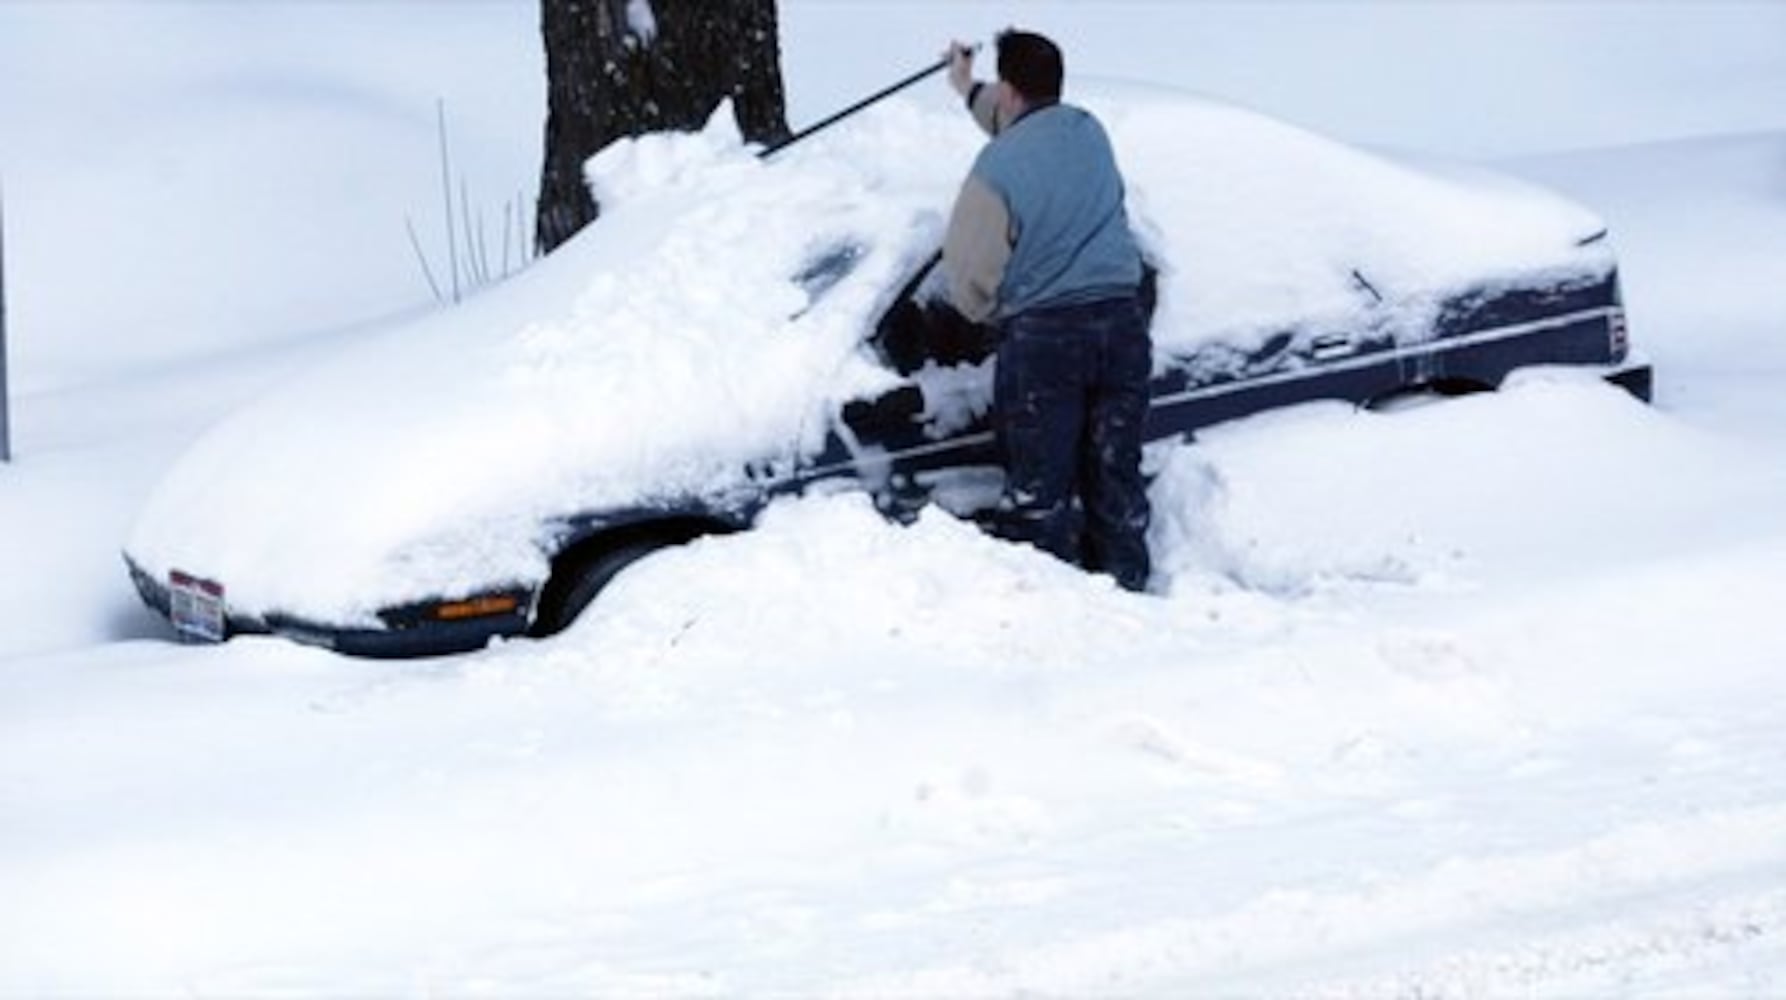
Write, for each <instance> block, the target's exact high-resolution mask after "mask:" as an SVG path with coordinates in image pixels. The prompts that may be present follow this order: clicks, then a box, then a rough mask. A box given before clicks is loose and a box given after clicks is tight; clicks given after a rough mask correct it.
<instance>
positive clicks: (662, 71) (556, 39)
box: [536, 0, 788, 252]
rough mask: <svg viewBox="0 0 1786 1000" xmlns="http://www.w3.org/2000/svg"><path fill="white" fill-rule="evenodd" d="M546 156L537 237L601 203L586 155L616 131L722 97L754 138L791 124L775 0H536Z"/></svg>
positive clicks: (707, 106) (583, 217)
mask: <svg viewBox="0 0 1786 1000" xmlns="http://www.w3.org/2000/svg"><path fill="white" fill-rule="evenodd" d="M541 5H542V13H543V16H542V19H541V30H542V33H543V34H544V36H545V44H546V83H547V116H546V158H545V165H544V168H543V169H542V170H541V176H540V197H539V212H538V217H537V227H538V228H537V237H536V238H537V241H538V243H539V248H540V250H541V251H542V252H546V251H550V250H551V249H553V248H554V247H556V246H558V245H559V244H560V243H563V242H564V241H565V240H567V239H569V238H570V237H571V236H572V235H574V234H575V233H576V232H577V231H578V230H579V229H582V228H583V227H584V226H585V225H587V224H588V223H589V222H590V221H591V220H593V219H594V218H595V217H596V214H597V212H598V211H599V209H598V206H597V205H596V204H595V200H594V198H592V197H591V196H590V193H589V189H588V187H587V185H586V184H585V183H584V180H583V164H584V163H585V162H586V161H587V160H588V159H589V157H590V156H592V155H594V154H595V153H596V152H597V151H598V150H600V149H601V148H602V147H603V146H606V145H607V144H608V143H610V142H613V141H614V140H615V139H618V138H622V137H624V136H631V135H640V134H642V133H645V132H656V131H663V130H669V129H694V128H698V127H700V126H701V125H703V124H705V123H706V121H707V119H708V118H709V117H711V116H712V114H713V111H714V109H716V108H717V107H718V106H719V103H720V101H722V100H724V99H726V98H731V100H732V104H733V109H734V111H735V113H736V115H737V118H738V128H739V131H741V132H743V134H744V137H745V139H747V140H749V141H752V142H774V141H775V140H777V139H780V138H783V137H785V136H786V135H787V134H788V126H787V110H786V105H785V100H784V97H783V93H782V83H781V53H780V44H781V43H780V37H779V32H778V30H777V25H776V12H775V0H725V2H720V0H541Z"/></svg>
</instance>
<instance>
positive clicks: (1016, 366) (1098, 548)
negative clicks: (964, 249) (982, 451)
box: [993, 297, 1153, 590]
mask: <svg viewBox="0 0 1786 1000" xmlns="http://www.w3.org/2000/svg"><path fill="white" fill-rule="evenodd" d="M1001 333H1002V339H1001V341H1000V343H999V348H998V369H997V376H996V380H995V382H994V386H993V419H994V421H995V426H996V428H997V431H998V441H999V447H1000V449H1001V451H1002V452H1003V455H1004V462H1005V494H1004V497H1003V499H1002V500H1001V502H1000V504H999V508H1000V509H999V516H998V522H999V523H998V530H999V532H1000V534H1003V535H1005V536H1006V537H1010V538H1015V539H1018V540H1021V541H1027V542H1030V543H1032V544H1034V545H1036V546H1037V547H1038V548H1041V549H1044V550H1046V551H1048V552H1051V553H1053V554H1054V555H1056V556H1058V557H1060V558H1061V559H1064V560H1066V561H1067V562H1070V563H1073V564H1075V565H1079V566H1083V567H1085V568H1086V569H1088V570H1091V571H1093V572H1102V573H1108V574H1110V575H1111V576H1114V577H1115V578H1116V581H1117V583H1119V584H1121V585H1122V586H1123V587H1125V588H1127V589H1129V590H1141V589H1142V588H1144V587H1145V586H1146V585H1147V576H1148V572H1149V564H1148V556H1147V523H1148V516H1149V511H1148V505H1147V484H1146V482H1145V480H1143V478H1142V476H1141V432H1142V424H1143V422H1144V421H1145V420H1146V418H1147V384H1148V378H1149V376H1150V375H1151V373H1152V368H1153V348H1152V345H1151V344H1150V343H1149V341H1148V336H1147V324H1146V321H1145V320H1144V319H1143V318H1142V315H1141V308H1140V305H1139V304H1138V303H1137V302H1136V300H1135V299H1134V298H1132V297H1130V298H1121V299H1109V300H1105V301H1101V302H1092V303H1087V304H1084V305H1075V306H1066V307H1062V308H1057V309H1043V310H1036V311H1033V312H1028V313H1023V314H1020V315H1017V316H1014V317H1012V318H1010V319H1008V320H1005V321H1004V323H1003V324H1002V328H1001Z"/></svg>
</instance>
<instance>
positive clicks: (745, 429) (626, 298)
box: [127, 89, 1613, 626]
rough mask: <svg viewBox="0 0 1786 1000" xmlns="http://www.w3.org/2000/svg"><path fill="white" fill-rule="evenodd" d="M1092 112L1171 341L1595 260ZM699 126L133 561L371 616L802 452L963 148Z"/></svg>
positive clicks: (347, 382)
mask: <svg viewBox="0 0 1786 1000" xmlns="http://www.w3.org/2000/svg"><path fill="white" fill-rule="evenodd" d="M1070 96H1071V95H1070ZM1079 96H1084V95H1079ZM1084 103H1085V104H1087V106H1089V107H1091V108H1092V109H1093V110H1095V111H1096V112H1097V113H1098V114H1099V115H1100V117H1102V118H1103V120H1104V121H1105V123H1106V124H1107V126H1108V128H1109V130H1110V133H1111V135H1112V138H1113V140H1114V142H1115V145H1116V147H1117V152H1118V156H1119V159H1120V161H1121V165H1122V167H1123V169H1124V172H1125V176H1126V179H1127V182H1128V192H1129V210H1130V214H1131V219H1132V222H1133V224H1134V227H1135V229H1136V231H1137V233H1138V234H1139V236H1140V238H1141V240H1142V243H1143V246H1144V248H1145V250H1146V252H1147V253H1148V255H1149V257H1150V258H1151V259H1152V261H1153V262H1154V264H1155V265H1156V266H1157V267H1159V268H1160V285H1159V308H1158V311H1157V313H1156V316H1155V325H1154V338H1155V344H1156V351H1157V352H1158V353H1159V354H1161V355H1171V354H1174V353H1182V352H1186V351H1189V350H1190V349H1192V348H1194V347H1195V346H1196V345H1198V344H1200V343H1204V342H1207V341H1209V340H1212V339H1221V340H1225V341H1236V342H1243V343H1244V342H1247V341H1249V340H1256V339H1259V338H1262V337H1264V336H1266V335H1267V334H1269V333H1272V332H1274V331H1280V330H1283V329H1288V328H1296V327H1298V326H1301V325H1304V324H1308V323H1311V322H1323V323H1334V322H1343V321H1344V320H1345V318H1346V317H1348V316H1352V315H1356V314H1357V313H1358V312H1359V311H1360V310H1361V309H1363V308H1364V306H1365V299H1364V297H1363V296H1364V292H1362V291H1361V284H1360V282H1361V280H1365V281H1368V283H1369V286H1370V287H1371V288H1372V289H1373V290H1374V294H1376V295H1380V296H1381V297H1382V300H1383V303H1386V304H1387V305H1381V304H1379V305H1378V306H1377V308H1378V309H1379V310H1381V309H1384V308H1387V309H1389V310H1391V312H1392V313H1393V312H1395V311H1401V312H1403V313H1405V314H1406V316H1405V322H1406V323H1407V325H1408V326H1409V328H1410V329H1413V328H1416V327H1418V325H1419V324H1420V322H1421V321H1422V319H1423V317H1424V314H1425V313H1426V312H1429V311H1430V310H1432V309H1435V308H1436V307H1437V303H1439V302H1440V301H1441V300H1442V299H1444V298H1445V297H1446V296H1448V295H1453V294H1457V293H1459V292H1461V291H1464V290H1467V289H1470V288H1477V287H1481V286H1482V285H1483V284H1484V283H1485V282H1489V283H1492V282H1496V281H1503V282H1508V283H1513V282H1519V281H1531V280H1534V279H1544V278H1545V277H1546V276H1549V277H1552V278H1559V279H1560V278H1566V277H1568V276H1570V275H1584V276H1586V275H1603V274H1604V273H1606V272H1608V271H1610V269H1611V268H1612V266H1613V264H1612V258H1611V254H1610V251H1609V250H1607V249H1606V248H1605V246H1604V245H1603V244H1599V243H1589V244H1587V245H1583V243H1582V241H1583V239H1584V237H1587V236H1589V235H1591V234H1593V233H1595V232H1596V231H1598V230H1600V229H1601V223H1600V221H1599V220H1598V219H1597V218H1595V217H1594V216H1593V215H1592V214H1591V213H1589V212H1587V211H1585V210H1583V209H1581V208H1580V207H1578V206H1576V205H1574V204H1573V203H1570V202H1567V201H1564V200H1562V199H1560V198H1557V197H1555V196H1553V195H1550V194H1548V193H1546V192H1543V191H1539V190H1536V189H1533V188H1530V187H1527V186H1523V185H1518V184H1514V183H1513V182H1510V181H1507V180H1505V179H1501V178H1498V177H1493V176H1489V175H1486V174H1481V173H1476V172H1471V171H1464V170H1458V169H1450V168H1445V169H1437V168H1431V167H1415V166H1412V165H1409V164H1406V163H1402V162H1397V161H1393V160H1390V159H1386V158H1384V157H1381V156H1378V155H1373V154H1371V153H1368V152H1363V151H1359V150H1356V149H1352V148H1349V147H1347V146H1344V145H1342V144H1339V143H1335V142H1332V141H1330V140H1327V139H1324V138H1321V137H1319V136H1316V135H1314V134H1312V133H1309V132H1306V131H1303V130H1300V129H1297V128H1294V127H1292V126H1289V125H1286V124H1284V123H1282V122H1278V121H1275V120H1272V119H1270V118H1268V117H1265V116H1262V115H1259V114H1255V113H1252V112H1248V111H1245V110H1241V109H1237V108H1234V107H1230V106H1227V105H1224V104H1220V103H1217V102H1211V101H1206V100H1201V99H1196V98H1190V97H1186V96H1183V95H1177V94H1171V93H1166V92H1156V91H1145V90H1133V89H1128V90H1122V91H1117V90H1110V91H1108V92H1098V93H1094V94H1092V95H1091V96H1089V97H1086V98H1085V99H1084ZM715 123H716V124H714V125H713V126H711V127H710V128H709V129H708V130H707V131H706V132H704V133H701V134H690V135H654V136H647V137H644V138H640V139H636V140H630V141H625V142H621V143H618V144H616V145H614V146H612V147H610V148H609V149H608V150H606V151H604V152H603V153H602V154H601V155H599V156H598V157H596V158H595V159H594V160H592V161H591V163H590V166H589V170H588V176H589V179H590V182H591V185H592V187H593V189H594V191H595V193H596V196H597V198H598V200H599V201H600V203H601V206H602V215H601V217H600V219H599V220H597V222H596V223H594V224H593V225H591V226H590V227H589V228H588V229H587V230H585V231H584V232H583V233H582V234H580V235H579V236H577V237H576V238H575V239H573V240H572V241H570V242H569V243H567V244H565V245H564V246H563V247H561V248H560V249H559V250H558V251H557V252H555V253H554V254H552V255H551V256H550V257H549V258H546V259H544V260H542V261H540V262H538V263H537V264H536V265H535V266H534V267H533V268H532V269H530V270H529V271H528V272H526V273H524V274H522V275H521V276H519V277H517V278H515V279H512V280H511V281H509V282H507V283H506V284H504V285H503V286H501V287H498V288H496V289H493V290H491V291H489V292H487V293H485V294H483V295H481V296H479V297H477V298H475V299H473V300H471V301H469V302H468V303H466V304H465V305H463V306H461V307H458V308H455V309H452V310H446V311H441V312H439V313H436V314H433V315H430V316H428V317H427V318H425V319H423V320H421V321H418V322H414V323H411V324H408V325H404V326H402V327H399V328H393V329H390V330H388V331H386V332H383V333H381V334H379V335H376V336H373V337H371V338H369V339H368V340H367V342H366V343H364V344H362V345H359V346H357V347H355V348H353V349H351V350H348V351H347V352H345V353H343V354H342V355H341V356H340V357H338V358H336V359H335V360H334V361H333V362H332V363H330V364H328V365H326V366H324V367H322V368H320V369H318V370H315V371H312V372H309V373H307V374H305V375H303V376H301V377H299V378H296V379H294V380H293V381H291V382H290V383H288V384H286V385H284V386H283V387H281V388H279V389H278V390H276V391H274V392H272V393H270V394H269V395H268V396H266V397H265V398H263V399H261V400H260V401H258V402H257V403H255V404H254V405H252V406H250V407H248V408H247V409H245V410H243V411H241V412H239V413H237V414H236V415H234V416H232V417H231V418H229V419H228V420H226V421H224V422H223V423H221V424H220V425H218V426H217V427H216V428H214V429H213V430H212V431H211V432H209V433H208V434H207V435H206V436H205V437H203V438H202V439H201V440H200V441H199V442H197V444H196V445H195V446H194V447H193V448H192V449H191V450H190V451H189V453H188V454H187V455H185V456H184V458H183V459H182V460H180V461H179V462H178V463H177V464H176V465H175V467H174V468H173V469H172V470H171V471H170V472H169V474H168V475H167V476H166V478H165V480H164V481H163V482H162V483H161V484H160V486H159V487H158V488H157V489H156V491H155V492H154V494H153V495H152V497H151V498H150V500H149V502H148V504H147V506H146V508H145V510H144V511H143V514H142V516H141V518H140V519H139V521H138V523H137V525H136V527H135V530H134V531H133V533H132V536H131V538H130V540H129V543H128V546H127V552H128V554H129V555H130V557H131V559H132V561H133V562H134V563H135V564H136V565H138V566H139V567H141V569H142V570H143V571H144V572H146V573H148V574H150V575H152V576H156V577H160V576H163V575H165V574H166V573H168V572H169V571H171V570H175V569H180V570H185V571H188V572H192V573H197V574H201V575H203V576H205V577H208V578H211V579H218V580H223V581H225V582H226V583H227V585H228V587H229V601H230V604H231V606H232V608H234V609H236V610H237V611H238V612H240V613H244V614H248V615H263V614H266V613H269V612H280V613H284V614H289V615H293V616H297V617H300V618H304V619H307V620H312V621H326V622H332V623H337V624H340V625H355V624H361V625H368V626H371V625H375V624H376V622H377V618H376V613H377V612H378V611H379V610H380V609H382V608H388V607H391V606H394V605H399V604H402V603H405V602H408V601H416V600H423V599H427V598H430V597H436V596H439V595H442V594H452V593H468V592H474V591H477V590H480V589H485V588H488V587H489V586H490V585H491V584H492V583H513V584H518V585H524V586H532V585H536V584H538V583H539V582H540V581H542V580H543V579H544V578H545V576H546V575H547V572H548V569H549V564H548V556H549V552H550V549H551V539H550V538H549V537H548V535H549V533H550V532H551V531H553V530H554V526H555V525H557V524H559V523H560V522H561V521H562V519H563V518H565V517H567V516H570V515H574V514H576V513H578V512H583V511H591V510H600V509H604V508H615V507H625V506H635V505H641V504H650V503H652V502H655V501H663V502H673V501H675V500H677V499H679V498H686V497H691V496H698V497H712V496H723V495H724V494H725V493H727V492H728V491H731V490H736V489H742V488H745V487H746V486H747V485H748V483H749V480H750V477H751V476H753V475H761V474H763V473H764V472H765V471H766V470H767V471H774V470H786V469H791V468H792V467H793V466H794V465H795V464H796V463H797V462H799V461H800V459H801V458H802V457H803V456H810V455H812V454H813V453H815V452H816V451H817V450H818V449H820V448H821V447H822V445H823V443H824V437H825V433H826V429H827V426H828V424H829V422H830V420H831V418H832V416H833V415H834V414H835V413H836V411H837V408H838V406H839V405H840V404H841V403H843V402H844V401H847V400H850V399H855V398H859V397H862V396H865V395H868V394H870V393H873V392H875V391H877V390H879V389H883V388H886V387H887V386H889V385H891V384H893V383H894V382H895V381H896V380H897V376H896V375H895V374H894V373H893V372H891V371H890V370H889V369H888V368H887V367H885V366H884V365H883V364H882V363H881V362H880V361H879V359H878V358H877V357H876V356H875V354H874V352H873V351H872V350H870V349H868V348H867V347H866V346H865V344H864V341H865V338H866V337H867V336H868V335H869V334H870V333H872V331H873V330H874V327H875V321H876V319H877V317H878V316H879V315H880V313H881V312H882V311H884V310H885V308H886V307H887V306H888V305H889V304H890V302H891V300H892V297H893V296H894V295H895V293H896V291H897V290H898V288H899V287H900V286H901V285H902V284H903V283H904V281H905V280H906V279H908V278H909V277H910V276H911V275H912V274H913V273H914V272H915V271H916V270H917V269H918V268H919V267H920V266H921V265H922V263H923V262H924V261H926V260H927V259H928V258H929V257H930V256H931V255H932V254H933V253H934V252H935V250H936V248H937V247H938V245H939V244H940V242H941V235H942V231H943V228H944V224H945V221H946V213H947V212H948V209H949V207H950V203H951V201H952V199H953V196H954V193H955V191H956V190H957V188H958V186H959V184H960V182H961V180H962V178H963V176H964V175H965V173H966V170H967V168H968V166H969V165H970V163H971V162H972V159H973V157H974V155H975V153H976V152H977V150H978V149H979V148H980V146H981V144H982V142H983V141H984V138H983V136H982V135H981V134H980V133H979V132H978V130H977V129H976V128H975V126H974V125H973V124H972V123H971V122H970V121H969V120H968V118H967V116H966V115H965V114H964V113H962V112H961V110H960V109H959V108H958V107H956V106H954V105H953V104H952V103H949V104H945V103H943V102H927V101H917V100H902V101H891V102H888V103H886V104H884V105H882V106H880V107H877V108H876V109H875V110H874V111H873V112H871V113H868V114H864V115H862V116H860V117H859V118H857V119H855V120H852V121H851V122H850V123H848V124H847V125H845V126H840V127H839V128H837V129H834V130H832V131H830V132H827V133H825V134H823V135H821V136H818V137H814V138H813V139H811V140H809V141H807V142H805V143H802V144H800V145H798V146H795V147H793V148H791V149H789V150H787V151H785V152H783V153H781V154H778V155H777V156H776V157H773V158H771V159H769V160H767V161H763V160H759V159H758V158H757V157H756V156H755V155H754V151H753V150H751V149H749V148H746V147H744V146H743V145H742V144H741V143H740V142H739V140H738V138H737V135H736V133H735V131H733V130H732V129H731V127H730V126H729V113H728V112H726V111H725V110H724V109H722V112H721V113H720V114H718V115H716V116H715ZM1377 321H1378V322H1381V321H1382V317H1380V316H1379V317H1378V320H1377Z"/></svg>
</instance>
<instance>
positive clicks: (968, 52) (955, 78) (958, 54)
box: [943, 42, 978, 97]
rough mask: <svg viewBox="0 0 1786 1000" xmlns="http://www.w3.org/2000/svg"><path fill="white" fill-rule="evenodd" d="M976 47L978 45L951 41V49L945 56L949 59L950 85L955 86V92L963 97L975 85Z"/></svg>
mask: <svg viewBox="0 0 1786 1000" xmlns="http://www.w3.org/2000/svg"><path fill="white" fill-rule="evenodd" d="M976 48H978V46H972V45H963V44H962V43H960V42H950V43H949V51H948V52H947V53H945V54H944V56H943V58H945V59H947V60H949V86H951V87H954V88H955V92H956V93H957V94H960V95H961V96H962V97H966V96H967V92H968V91H969V90H970V89H972V88H973V85H974V50H975V49H976Z"/></svg>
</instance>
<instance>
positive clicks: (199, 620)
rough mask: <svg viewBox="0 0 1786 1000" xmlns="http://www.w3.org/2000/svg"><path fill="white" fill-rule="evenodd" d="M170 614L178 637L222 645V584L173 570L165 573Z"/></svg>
mask: <svg viewBox="0 0 1786 1000" xmlns="http://www.w3.org/2000/svg"><path fill="white" fill-rule="evenodd" d="M167 583H168V588H167V589H168V597H169V601H168V603H169V615H168V617H170V618H172V619H173V622H174V629H175V630H176V631H178V632H179V633H180V635H181V636H183V637H185V638H187V639H191V640H194V641H196V642H222V641H223V634H224V626H223V584H221V583H217V582H214V581H212V580H201V579H199V578H198V577H196V576H192V575H190V574H187V573H182V572H180V571H178V570H175V571H174V572H172V573H169V574H168V579H167Z"/></svg>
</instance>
